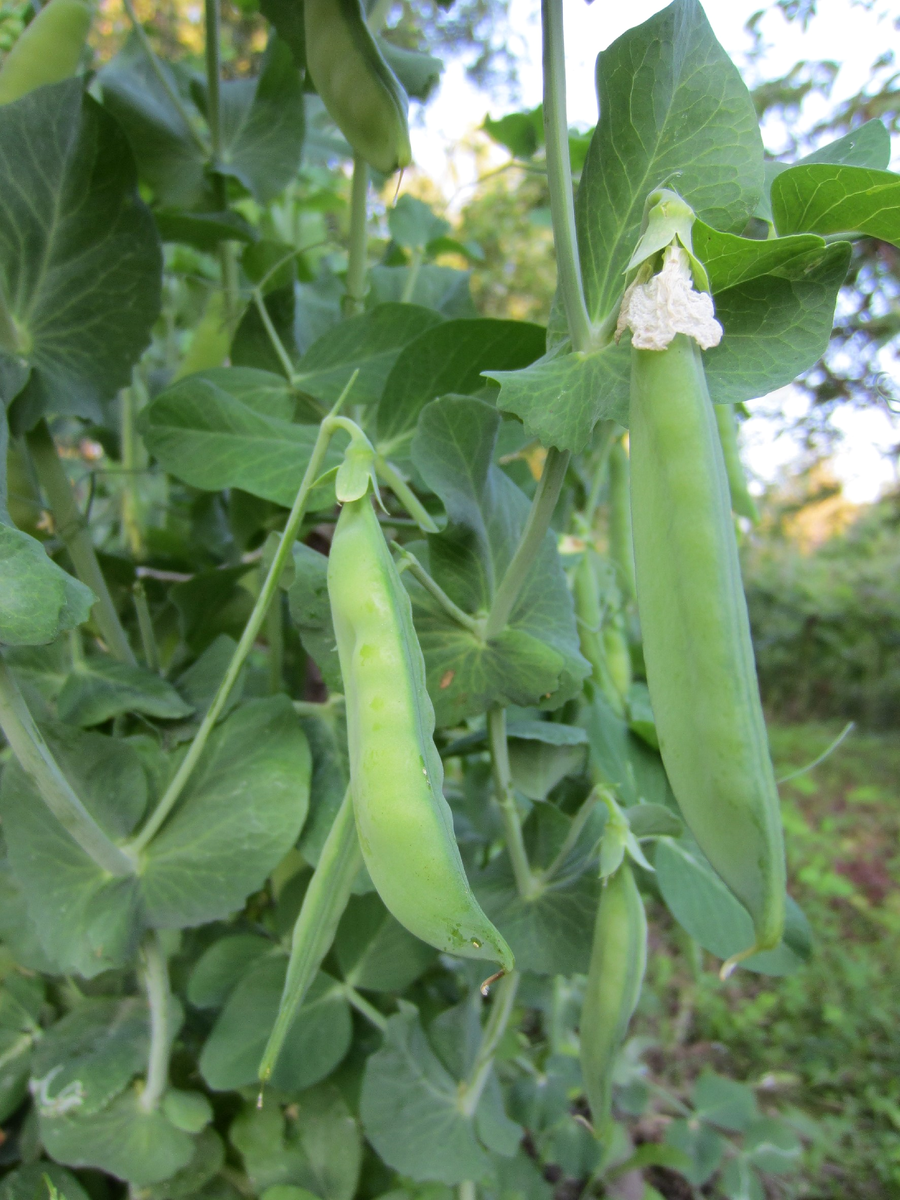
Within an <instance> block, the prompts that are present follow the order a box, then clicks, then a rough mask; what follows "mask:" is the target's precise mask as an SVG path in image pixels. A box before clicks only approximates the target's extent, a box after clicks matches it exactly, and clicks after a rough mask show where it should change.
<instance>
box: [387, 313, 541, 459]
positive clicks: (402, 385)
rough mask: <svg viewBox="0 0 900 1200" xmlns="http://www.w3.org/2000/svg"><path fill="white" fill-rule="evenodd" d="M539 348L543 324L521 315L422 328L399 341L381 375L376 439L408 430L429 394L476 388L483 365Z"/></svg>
mask: <svg viewBox="0 0 900 1200" xmlns="http://www.w3.org/2000/svg"><path fill="white" fill-rule="evenodd" d="M543 351H544V330H543V328H542V327H541V326H540V325H531V324H528V323H527V322H525V321H495V320H489V319H487V318H481V319H479V320H477V321H469V320H458V321H445V322H442V323H441V324H440V325H436V326H435V327H434V328H432V329H429V330H426V331H425V332H424V333H422V334H420V335H419V336H418V337H417V338H416V339H415V340H414V341H412V342H410V343H409V344H408V345H407V346H405V347H404V349H403V350H402V351H401V353H400V355H399V357H398V358H397V361H396V362H395V363H394V366H393V368H392V369H391V372H390V374H389V375H388V377H387V382H386V383H385V385H384V391H383V393H382V396H381V400H380V402H379V405H378V411H377V415H376V425H377V430H378V440H379V442H382V443H384V442H388V443H390V442H393V441H394V440H396V439H397V438H399V437H401V436H402V435H403V434H407V433H409V432H411V431H412V429H413V428H414V427H415V424H416V421H417V420H418V418H419V414H420V413H421V411H422V409H423V408H424V407H425V405H426V404H427V403H428V402H429V401H430V400H435V399H436V398H437V397H438V396H443V395H446V394H447V393H448V392H455V393H458V394H462V395H468V394H469V393H472V392H476V391H479V390H481V389H482V388H484V387H485V386H486V384H485V381H484V379H483V378H482V372H484V371H486V370H487V369H488V368H497V369H498V370H504V369H506V370H516V369H517V368H519V367H524V366H526V365H527V364H528V363H530V362H533V361H534V359H535V358H537V357H538V355H540V354H542V353H543ZM386 452H387V451H386Z"/></svg>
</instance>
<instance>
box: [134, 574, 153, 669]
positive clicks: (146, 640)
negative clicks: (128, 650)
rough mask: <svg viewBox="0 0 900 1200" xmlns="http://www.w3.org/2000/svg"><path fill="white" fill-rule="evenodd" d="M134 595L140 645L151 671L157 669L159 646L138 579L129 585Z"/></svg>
mask: <svg viewBox="0 0 900 1200" xmlns="http://www.w3.org/2000/svg"><path fill="white" fill-rule="evenodd" d="M131 593H132V595H133V596H134V607H135V610H136V612H137V619H138V629H139V630H140V631H141V646H142V648H143V651H144V662H145V663H146V664H147V666H148V668H149V669H150V670H151V671H159V667H160V663H159V647H158V646H157V644H156V634H155V633H154V631H153V618H152V617H151V616H150V606H149V604H148V603H147V592H146V590H145V589H144V585H143V584H142V583H141V581H140V580H139V579H138V580H137V582H136V583H133V584H132V585H131Z"/></svg>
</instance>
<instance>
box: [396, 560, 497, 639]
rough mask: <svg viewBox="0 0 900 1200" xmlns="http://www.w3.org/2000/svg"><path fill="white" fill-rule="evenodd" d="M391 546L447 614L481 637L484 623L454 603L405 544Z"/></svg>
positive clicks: (403, 567)
mask: <svg viewBox="0 0 900 1200" xmlns="http://www.w3.org/2000/svg"><path fill="white" fill-rule="evenodd" d="M391 548H392V549H393V550H394V552H395V553H396V555H397V557H398V558H399V559H400V564H401V569H404V570H407V571H409V573H410V575H412V577H413V579H417V580H418V581H419V583H421V585H422V587H423V588H424V589H425V591H426V592H428V593H429V594H430V595H432V596H433V597H434V599H435V600H437V602H438V604H439V605H440V606H441V608H442V609H443V610H444V612H445V613H446V614H447V616H448V617H450V618H451V619H452V620H454V621H456V623H457V625H462V627H463V629H468V631H469V632H470V633H474V634H475V636H476V637H477V638H479V639H480V638H481V634H482V623H481V622H480V621H478V620H477V619H476V618H475V617H470V616H469V614H468V613H467V612H463V610H462V609H461V608H460V607H459V605H458V604H454V602H453V601H452V600H451V599H450V597H449V596H448V595H447V593H446V592H445V591H444V589H443V588H442V587H441V585H440V584H439V583H437V582H436V581H435V580H434V579H432V577H431V576H430V575H429V574H428V572H427V571H426V570H425V568H424V567H423V566H422V564H421V563H420V562H419V560H418V559H417V558H416V556H415V555H414V554H412V553H411V552H410V551H409V550H407V549H406V547H405V546H398V545H397V544H396V543H395V542H393V543H391Z"/></svg>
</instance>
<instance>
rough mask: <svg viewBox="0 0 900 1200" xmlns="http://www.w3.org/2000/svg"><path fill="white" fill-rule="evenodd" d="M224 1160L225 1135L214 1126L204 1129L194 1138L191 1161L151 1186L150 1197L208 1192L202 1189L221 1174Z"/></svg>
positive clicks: (159, 1199) (182, 1199) (176, 1198)
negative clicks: (216, 1130) (223, 1141)
mask: <svg viewBox="0 0 900 1200" xmlns="http://www.w3.org/2000/svg"><path fill="white" fill-rule="evenodd" d="M171 1095H172V1092H171V1091H169V1092H167V1094H166V1099H168V1097H169V1096H171ZM224 1161H225V1147H224V1145H223V1144H222V1139H221V1138H220V1137H219V1135H218V1134H217V1133H216V1132H215V1130H213V1129H204V1130H202V1132H201V1133H200V1134H199V1136H198V1137H197V1138H195V1140H194V1155H193V1157H192V1158H191V1160H190V1162H189V1163H187V1165H186V1166H184V1167H182V1168H181V1170H180V1171H176V1172H175V1174H174V1175H171V1176H170V1177H169V1178H168V1179H165V1180H163V1182H162V1183H157V1184H153V1185H152V1186H151V1187H149V1188H148V1189H147V1200H188V1198H189V1197H191V1196H204V1195H205V1194H206V1193H204V1192H203V1191H202V1190H201V1189H202V1188H203V1187H204V1186H205V1185H206V1184H208V1183H209V1182H210V1181H211V1180H212V1179H213V1178H214V1177H215V1176H216V1175H218V1173H219V1171H220V1170H221V1168H222V1165H223V1163H224ZM210 1200H212V1197H210Z"/></svg>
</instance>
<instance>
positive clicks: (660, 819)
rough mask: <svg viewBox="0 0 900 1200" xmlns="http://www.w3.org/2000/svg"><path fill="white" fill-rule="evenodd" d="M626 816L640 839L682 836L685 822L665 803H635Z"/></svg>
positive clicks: (630, 826) (635, 834)
mask: <svg viewBox="0 0 900 1200" xmlns="http://www.w3.org/2000/svg"><path fill="white" fill-rule="evenodd" d="M625 816H626V818H627V819H628V826H629V828H630V829H631V832H632V833H633V834H634V836H635V837H636V838H638V839H640V838H650V837H681V835H682V833H683V832H684V823H683V822H682V820H681V818H680V817H678V816H677V815H676V814H675V813H673V812H672V810H671V808H666V807H665V805H663V804H634V805H632V807H631V808H629V809H627V810H626V812H625Z"/></svg>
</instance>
